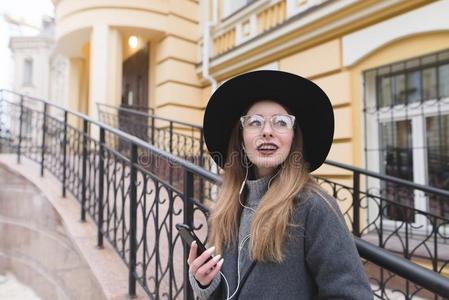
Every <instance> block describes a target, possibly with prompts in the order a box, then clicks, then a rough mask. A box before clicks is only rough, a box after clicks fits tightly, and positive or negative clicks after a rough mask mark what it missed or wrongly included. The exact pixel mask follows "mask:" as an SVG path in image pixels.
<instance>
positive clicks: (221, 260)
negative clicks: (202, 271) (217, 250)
mask: <svg viewBox="0 0 449 300" xmlns="http://www.w3.org/2000/svg"><path fill="white" fill-rule="evenodd" d="M223 262H224V258H222V259H220V261H219V262H218V263H217V265H219V266H220V267H221V265H222V264H223Z"/></svg>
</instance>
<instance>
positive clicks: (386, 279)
mask: <svg viewBox="0 0 449 300" xmlns="http://www.w3.org/2000/svg"><path fill="white" fill-rule="evenodd" d="M108 137H109V138H108ZM0 138H1V139H0V144H2V145H6V146H7V150H9V151H15V152H16V154H17V159H18V162H20V161H21V159H22V157H24V156H25V157H27V158H28V159H31V160H33V161H35V162H36V163H38V165H39V166H40V170H41V174H42V175H44V174H45V171H48V172H51V173H53V174H55V175H56V177H57V178H59V179H60V181H61V185H62V194H63V195H64V196H65V195H66V192H67V191H69V192H70V193H72V195H73V196H74V197H75V198H76V199H77V200H78V201H79V203H80V216H81V219H82V220H86V219H90V220H91V221H93V222H95V224H96V225H97V228H98V232H97V236H98V241H97V243H98V245H99V246H101V245H102V244H103V242H104V239H105V238H106V239H107V240H108V241H109V242H110V243H111V245H112V246H113V247H114V249H115V250H116V251H117V253H118V255H119V256H120V257H121V258H122V259H123V261H124V263H125V264H126V265H127V267H128V269H129V279H130V280H129V294H130V295H131V296H132V295H135V293H136V283H137V282H138V283H139V284H140V285H141V286H142V288H143V289H144V290H145V292H146V294H147V296H148V297H149V298H151V299H156V298H160V297H166V298H169V299H179V298H184V299H193V295H192V291H191V289H190V287H189V284H188V278H187V276H188V273H187V272H188V268H187V264H186V259H187V249H184V247H183V245H182V243H181V240H180V237H179V235H178V232H177V230H175V227H174V225H175V224H176V223H180V222H182V223H186V224H189V225H191V226H193V227H194V228H195V230H196V231H197V234H198V235H199V236H200V237H201V238H202V239H203V240H206V239H207V217H208V211H209V208H210V206H212V205H213V201H214V198H215V191H216V189H217V186H218V185H219V184H220V177H218V176H216V175H214V174H212V173H210V172H208V171H207V170H205V169H204V168H201V167H199V166H197V165H195V164H193V163H191V162H189V161H186V160H183V159H181V158H179V157H177V156H175V155H173V154H171V153H168V152H166V151H163V150H161V149H158V148H157V147H155V146H154V145H151V144H149V143H147V142H145V141H143V140H141V139H139V138H137V137H135V136H132V135H130V134H127V133H125V132H123V131H121V130H119V129H117V128H113V127H111V126H109V125H106V124H104V123H101V122H98V121H95V120H92V119H90V118H88V117H87V116H85V115H82V114H80V113H77V112H72V111H68V110H66V109H64V108H62V107H59V106H56V105H53V104H51V103H49V102H46V101H43V100H38V99H34V98H30V97H27V96H24V95H20V94H16V93H12V92H8V91H1V94H0ZM117 143H118V144H117ZM117 145H123V148H122V151H119V150H118V148H117V147H118V146H117ZM124 149H127V150H124ZM150 157H151V158H155V159H154V160H149V158H150ZM328 163H329V164H332V165H333V166H334V167H338V168H345V169H347V170H352V172H353V174H352V178H353V183H352V184H351V185H348V186H346V185H343V184H340V183H336V182H332V181H329V180H327V179H319V181H320V182H321V183H322V184H323V185H324V186H325V187H328V189H329V190H330V191H331V192H332V193H333V194H334V195H335V196H336V197H337V199H338V200H340V201H342V205H346V209H344V214H345V217H346V218H347V220H348V224H350V227H351V228H352V229H353V231H354V234H355V235H356V236H360V237H361V238H362V239H363V240H359V239H356V244H357V247H358V250H359V253H360V254H361V257H362V259H364V263H365V268H366V269H365V270H366V272H367V274H368V275H369V277H370V280H371V282H372V283H373V286H375V287H376V288H375V291H374V292H375V296H376V297H377V298H380V299H390V296H391V293H392V291H394V293H399V294H402V295H404V297H405V299H411V298H412V297H413V296H419V297H426V298H429V297H430V298H433V299H441V298H442V297H446V298H447V297H449V288H448V287H449V280H448V279H447V278H445V277H444V276H441V275H440V274H438V273H444V272H446V271H447V264H448V260H447V259H444V258H441V257H440V256H439V255H440V253H439V251H440V250H441V248H440V246H441V245H445V243H446V242H447V235H446V231H445V228H446V225H447V220H445V219H444V218H441V217H438V216H434V215H432V214H430V213H427V212H425V211H420V210H417V209H414V208H411V207H406V206H403V205H397V204H396V203H394V202H393V201H391V200H389V199H387V198H384V197H386V196H388V195H389V193H390V192H382V189H380V191H378V192H376V193H372V192H371V190H370V189H369V188H366V187H364V186H363V181H362V180H361V178H362V177H363V176H373V177H376V178H378V179H379V180H383V181H391V182H392V183H394V184H400V185H401V186H402V185H405V186H406V187H407V188H410V189H412V190H413V191H414V193H418V192H420V193H422V194H423V195H424V196H426V195H427V196H428V195H430V194H437V195H438V196H440V197H448V196H449V193H448V192H447V191H442V190H438V189H433V188H430V187H423V186H418V185H414V184H412V183H409V182H403V181H402V180H399V179H395V178H389V177H386V176H382V175H379V174H371V173H370V172H367V171H365V170H361V169H357V168H351V167H349V166H344V165H339V164H337V163H333V162H328ZM167 166H168V169H167V168H166V167H167ZM168 170H176V172H179V173H181V174H183V176H182V178H181V179H180V182H179V183H178V184H174V182H170V180H167V178H169V177H167V176H166V174H165V173H166V172H167V171H168ZM200 179H201V180H202V181H203V182H204V185H203V186H201V185H200V184H199V182H200ZM380 187H382V185H380ZM399 190H400V189H399V188H398V191H399ZM200 195H201V196H200ZM201 197H203V198H201ZM201 199H203V201H200V200H201ZM344 199H346V201H345V202H343V200H344ZM446 199H447V198H446ZM371 203H373V204H371ZM392 207H393V208H394V209H393V211H394V212H395V213H396V215H394V216H396V217H395V218H396V219H394V218H393V217H392V215H391V214H389V209H391V208H392ZM373 216H374V218H372V217H373ZM420 218H421V219H425V220H428V222H426V223H425V226H422V227H420V228H415V223H417V222H418V223H419V220H420ZM392 220H393V221H392ZM387 221H391V222H390V223H391V224H389V223H388V222H387ZM419 224H420V223H419ZM418 229H420V230H418ZM370 234H372V235H373V236H375V237H377V238H378V240H376V243H367V241H366V240H369V238H370ZM393 238H399V239H400V240H402V241H403V242H402V243H404V247H403V248H402V249H399V250H397V249H396V252H399V253H400V254H401V256H404V257H405V259H403V258H398V257H397V256H396V255H393V254H392V253H391V252H387V251H385V250H382V249H381V248H387V249H388V248H389V242H388V241H391V240H393ZM414 239H415V240H416V239H417V240H418V246H416V247H411V244H412V241H413V240H414ZM431 244H432V245H433V248H431V247H432V245H431ZM421 245H422V246H421ZM421 247H422V249H428V251H427V254H421V253H418V249H421ZM390 248H392V247H390ZM393 248H394V247H393ZM392 250H394V249H392ZM99 251H100V250H99ZM418 258H420V259H422V260H423V261H425V260H428V261H431V263H432V266H433V271H432V270H427V269H424V268H422V267H419V266H418V265H416V264H415V263H413V262H411V261H410V259H418Z"/></svg>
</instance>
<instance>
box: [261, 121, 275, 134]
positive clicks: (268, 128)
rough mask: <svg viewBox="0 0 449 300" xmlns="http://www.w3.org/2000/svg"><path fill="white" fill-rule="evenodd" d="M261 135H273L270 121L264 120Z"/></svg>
mask: <svg viewBox="0 0 449 300" xmlns="http://www.w3.org/2000/svg"><path fill="white" fill-rule="evenodd" d="M262 135H263V136H267V135H270V136H273V128H272V127H271V122H265V125H264V127H263V128H262Z"/></svg>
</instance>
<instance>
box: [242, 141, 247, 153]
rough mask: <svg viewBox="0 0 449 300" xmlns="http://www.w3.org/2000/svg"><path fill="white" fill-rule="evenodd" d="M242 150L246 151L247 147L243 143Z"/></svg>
mask: <svg viewBox="0 0 449 300" xmlns="http://www.w3.org/2000/svg"><path fill="white" fill-rule="evenodd" d="M242 148H243V150H245V151H246V148H245V145H244V144H243V142H242Z"/></svg>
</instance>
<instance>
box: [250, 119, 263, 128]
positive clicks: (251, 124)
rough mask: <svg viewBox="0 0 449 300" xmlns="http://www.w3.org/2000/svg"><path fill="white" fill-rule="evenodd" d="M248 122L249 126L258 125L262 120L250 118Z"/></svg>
mask: <svg viewBox="0 0 449 300" xmlns="http://www.w3.org/2000/svg"><path fill="white" fill-rule="evenodd" d="M248 124H249V126H253V127H259V126H260V125H261V124H262V122H260V121H259V120H250V121H249V123H248Z"/></svg>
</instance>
